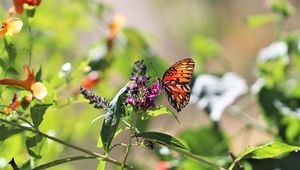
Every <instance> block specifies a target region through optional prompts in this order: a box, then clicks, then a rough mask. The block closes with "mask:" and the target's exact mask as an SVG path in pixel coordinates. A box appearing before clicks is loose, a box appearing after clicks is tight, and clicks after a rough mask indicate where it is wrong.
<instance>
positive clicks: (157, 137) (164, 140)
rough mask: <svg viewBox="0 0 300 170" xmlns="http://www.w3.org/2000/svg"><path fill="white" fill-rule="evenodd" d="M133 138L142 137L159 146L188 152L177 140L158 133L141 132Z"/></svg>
mask: <svg viewBox="0 0 300 170" xmlns="http://www.w3.org/2000/svg"><path fill="white" fill-rule="evenodd" d="M135 137H143V138H146V139H150V140H154V141H156V142H158V143H161V144H165V145H171V146H174V147H177V148H179V149H183V150H186V151H188V148H187V147H186V146H185V145H184V144H183V143H182V142H180V141H179V140H178V139H176V138H175V137H173V136H170V135H168V134H164V133H160V132H142V133H139V134H136V135H135Z"/></svg>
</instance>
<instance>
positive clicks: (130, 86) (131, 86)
mask: <svg viewBox="0 0 300 170" xmlns="http://www.w3.org/2000/svg"><path fill="white" fill-rule="evenodd" d="M135 87H136V84H135V83H131V84H129V85H128V88H129V89H130V90H132V89H134V88H135Z"/></svg>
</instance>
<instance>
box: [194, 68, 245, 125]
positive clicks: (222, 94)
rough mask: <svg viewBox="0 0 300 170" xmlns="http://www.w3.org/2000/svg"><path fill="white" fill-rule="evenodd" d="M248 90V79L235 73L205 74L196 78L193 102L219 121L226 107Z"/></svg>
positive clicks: (214, 119)
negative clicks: (220, 75)
mask: <svg viewBox="0 0 300 170" xmlns="http://www.w3.org/2000/svg"><path fill="white" fill-rule="evenodd" d="M247 90H248V87H247V84H246V81H245V80H244V79H242V78H240V77H239V76H238V75H237V74H235V73H226V74H224V75H223V77H218V76H214V75H209V74H203V75H200V76H198V77H197V78H196V80H195V83H194V86H193V87H192V94H191V103H196V104H197V106H199V107H200V108H202V109H204V110H205V111H207V112H208V113H209V116H210V118H211V119H212V120H213V121H218V120H220V118H221V116H222V113H223V112H224V110H225V109H226V107H227V106H229V105H231V104H232V103H233V102H234V101H235V99H236V98H237V97H238V96H240V95H242V94H244V93H246V92H247Z"/></svg>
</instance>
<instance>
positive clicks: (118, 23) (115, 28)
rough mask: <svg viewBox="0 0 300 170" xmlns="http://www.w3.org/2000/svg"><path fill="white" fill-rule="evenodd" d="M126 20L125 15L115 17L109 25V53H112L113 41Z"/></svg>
mask: <svg viewBox="0 0 300 170" xmlns="http://www.w3.org/2000/svg"><path fill="white" fill-rule="evenodd" d="M124 23H125V19H124V16H123V15H120V14H118V15H115V16H114V17H113V19H112V20H111V21H110V23H109V34H108V38H107V46H108V51H111V49H112V46H113V40H114V39H115V37H116V35H117V33H118V32H119V31H120V30H121V29H122V28H123V26H124Z"/></svg>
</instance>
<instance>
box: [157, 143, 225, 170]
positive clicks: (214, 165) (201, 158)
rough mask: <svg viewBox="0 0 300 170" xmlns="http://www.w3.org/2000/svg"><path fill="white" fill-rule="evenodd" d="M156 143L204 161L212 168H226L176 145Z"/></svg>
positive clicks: (219, 169) (220, 169)
mask: <svg viewBox="0 0 300 170" xmlns="http://www.w3.org/2000/svg"><path fill="white" fill-rule="evenodd" d="M158 144H161V145H164V146H166V147H167V148H169V149H171V150H174V151H176V152H178V153H180V154H182V155H184V156H187V157H189V158H192V159H194V160H196V161H198V162H202V163H205V164H206V165H208V166H210V167H212V168H214V169H217V170H226V169H224V168H222V167H220V166H218V165H217V164H214V163H212V162H209V161H208V160H206V159H205V158H203V157H201V156H198V155H194V154H192V153H190V152H187V151H184V150H181V149H179V148H177V147H174V146H171V145H166V144H162V143H158Z"/></svg>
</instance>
